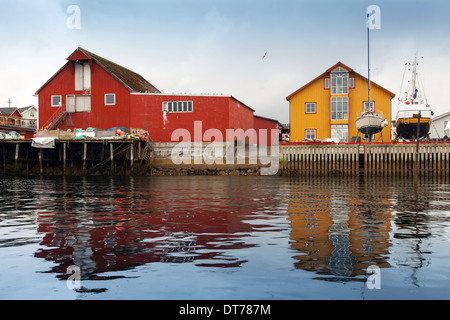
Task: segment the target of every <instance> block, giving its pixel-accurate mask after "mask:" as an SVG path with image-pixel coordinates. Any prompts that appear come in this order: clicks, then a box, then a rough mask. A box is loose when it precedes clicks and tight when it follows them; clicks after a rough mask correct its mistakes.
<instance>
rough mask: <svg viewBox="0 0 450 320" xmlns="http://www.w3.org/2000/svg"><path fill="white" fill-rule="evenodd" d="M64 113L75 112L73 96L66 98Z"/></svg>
mask: <svg viewBox="0 0 450 320" xmlns="http://www.w3.org/2000/svg"><path fill="white" fill-rule="evenodd" d="M66 112H75V96H74V95H68V96H66Z"/></svg>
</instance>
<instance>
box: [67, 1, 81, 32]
mask: <svg viewBox="0 0 450 320" xmlns="http://www.w3.org/2000/svg"><path fill="white" fill-rule="evenodd" d="M66 13H67V14H68V15H69V16H68V17H67V20H66V26H67V28H68V29H70V30H74V29H81V9H80V7H79V6H76V5H71V6H69V7H67V11H66Z"/></svg>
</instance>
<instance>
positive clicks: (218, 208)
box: [35, 177, 279, 280]
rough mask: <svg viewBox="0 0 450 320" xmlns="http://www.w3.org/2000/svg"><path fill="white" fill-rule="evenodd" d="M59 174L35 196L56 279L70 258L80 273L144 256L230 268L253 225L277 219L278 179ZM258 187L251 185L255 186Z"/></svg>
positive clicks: (124, 266)
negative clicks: (267, 181)
mask: <svg viewBox="0 0 450 320" xmlns="http://www.w3.org/2000/svg"><path fill="white" fill-rule="evenodd" d="M101 179H104V181H98V180H96V181H92V180H91V179H87V178H84V179H81V180H72V179H63V180H61V181H60V182H59V183H55V184H49V185H48V188H47V189H46V190H45V192H46V196H45V197H38V196H37V197H36V198H37V199H39V200H38V202H39V208H40V209H39V211H38V214H37V221H36V222H37V225H38V229H37V231H38V232H39V233H41V234H44V237H43V239H42V241H41V242H40V245H41V249H40V250H39V251H38V252H36V253H35V256H36V257H38V258H42V259H46V260H48V261H52V262H55V265H54V267H53V268H52V269H51V270H49V271H48V272H52V273H56V274H58V277H59V278H60V279H67V277H68V276H69V275H68V274H66V270H67V268H68V267H69V266H71V265H77V266H79V267H80V268H81V274H82V280H88V279H89V280H98V279H109V278H108V277H107V276H105V274H106V272H109V271H117V270H129V269H132V268H135V267H136V266H138V265H143V264H148V263H194V264H195V266H197V267H215V268H235V267H239V266H241V265H242V264H245V263H246V262H247V260H246V259H245V258H242V257H240V256H236V255H235V254H234V252H235V251H236V250H242V249H246V248H252V247H254V246H255V245H256V244H255V243H252V241H249V240H248V238H249V236H250V234H251V233H252V232H255V231H258V230H261V229H266V230H276V227H275V228H274V226H273V225H272V224H270V223H266V222H265V221H266V220H270V219H271V218H272V216H271V214H272V213H273V212H274V211H276V210H278V209H274V208H278V206H279V205H278V203H279V194H278V193H277V191H276V184H277V183H275V184H271V185H270V186H268V187H267V188H264V187H263V186H261V187H260V186H258V189H257V190H255V187H256V185H255V184H254V182H252V181H251V178H249V179H248V180H246V181H244V180H241V181H240V182H239V183H236V181H234V179H235V178H224V179H217V178H211V179H209V180H205V178H195V177H193V178H176V179H166V178H154V179H145V180H144V179H140V178H139V179H138V181H135V180H134V178H124V179H120V178H101ZM255 191H256V192H255Z"/></svg>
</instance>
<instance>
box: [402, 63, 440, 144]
mask: <svg viewBox="0 0 450 320" xmlns="http://www.w3.org/2000/svg"><path fill="white" fill-rule="evenodd" d="M409 65H412V68H411V72H412V76H411V81H410V82H409V86H408V88H407V90H406V91H405V93H404V94H403V96H401V97H400V99H399V105H398V108H399V109H398V112H397V117H396V120H395V128H396V134H397V138H398V139H405V140H416V138H417V135H418V136H419V139H420V138H427V137H428V134H429V132H430V127H431V117H432V116H433V112H432V111H431V107H430V105H429V104H428V103H427V101H426V98H423V97H422V95H421V94H422V91H421V90H419V88H418V81H417V76H418V73H417V66H418V64H417V58H416V59H415V60H414V62H413V63H412V64H409ZM407 66H408V64H407ZM418 131H419V132H418Z"/></svg>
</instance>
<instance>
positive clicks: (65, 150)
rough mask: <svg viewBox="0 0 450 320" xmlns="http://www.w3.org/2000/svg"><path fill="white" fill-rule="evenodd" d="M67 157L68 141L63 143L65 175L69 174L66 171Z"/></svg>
mask: <svg viewBox="0 0 450 320" xmlns="http://www.w3.org/2000/svg"><path fill="white" fill-rule="evenodd" d="M66 159H67V143H65V142H64V143H63V175H66V174H67V171H66V168H67V167H66Z"/></svg>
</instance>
